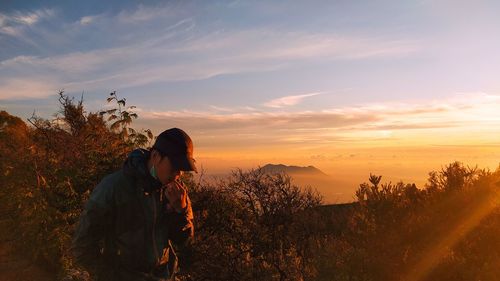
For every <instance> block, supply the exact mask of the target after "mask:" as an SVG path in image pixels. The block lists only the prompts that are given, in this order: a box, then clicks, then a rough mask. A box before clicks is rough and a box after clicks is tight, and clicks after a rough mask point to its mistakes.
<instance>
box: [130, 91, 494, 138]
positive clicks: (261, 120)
mask: <svg viewBox="0 0 500 281" xmlns="http://www.w3.org/2000/svg"><path fill="white" fill-rule="evenodd" d="M465 105H467V106H465ZM499 106H500V96H498V95H488V94H484V93H483V94H474V95H467V96H464V95H456V96H455V97H454V98H451V99H446V100H435V101H426V102H421V103H392V102H389V103H379V104H366V105H361V106H352V107H342V108H332V109H329V110H322V111H317V112H310V111H301V112H261V111H249V112H243V113H234V112H216V113H213V112H193V111H167V112H155V111H145V110H143V111H141V112H140V114H139V115H140V116H141V118H140V121H139V124H140V125H141V126H145V127H146V126H149V127H150V128H153V129H156V130H159V129H161V128H163V127H165V126H180V127H182V128H186V129H187V130H189V131H191V132H195V133H196V135H197V136H198V137H199V138H200V140H201V141H202V142H205V141H206V142H207V143H212V144H213V145H217V143H219V145H222V144H223V143H231V145H233V146H234V145H237V146H238V145H241V146H249V145H250V146H252V145H279V144H283V145H286V144H302V145H304V144H324V145H328V144H330V145H331V144H334V143H339V142H347V143H350V144H354V143H357V142H368V141H374V140H384V141H394V140H395V139H397V138H398V136H397V135H401V134H400V132H414V133H415V134H417V135H419V134H422V135H428V134H431V133H430V132H431V131H432V134H434V135H436V134H446V132H449V131H450V130H451V131H453V130H456V129H460V130H462V131H463V129H467V128H469V129H480V128H483V129H484V128H489V129H488V130H493V131H494V129H493V127H492V126H495V124H497V123H498V122H500V115H499V114H497V111H496V109H497V108H498V107H499ZM497 127H498V126H497ZM436 129H438V130H437V131H436ZM496 132H500V128H497V129H496ZM238 135H242V136H245V137H241V138H239V137H238ZM428 137H429V136H428ZM429 138H430V137H429ZM228 145H229V144H228Z"/></svg>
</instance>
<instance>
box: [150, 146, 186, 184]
mask: <svg viewBox="0 0 500 281" xmlns="http://www.w3.org/2000/svg"><path fill="white" fill-rule="evenodd" d="M153 164H154V166H155V168H156V175H157V176H158V180H159V181H160V182H161V183H163V184H164V185H167V184H169V183H171V182H173V181H174V180H176V179H178V178H179V177H180V175H181V171H179V170H177V169H175V168H174V166H173V165H172V163H171V162H170V159H168V157H167V156H164V157H161V156H160V154H159V153H154V155H153Z"/></svg>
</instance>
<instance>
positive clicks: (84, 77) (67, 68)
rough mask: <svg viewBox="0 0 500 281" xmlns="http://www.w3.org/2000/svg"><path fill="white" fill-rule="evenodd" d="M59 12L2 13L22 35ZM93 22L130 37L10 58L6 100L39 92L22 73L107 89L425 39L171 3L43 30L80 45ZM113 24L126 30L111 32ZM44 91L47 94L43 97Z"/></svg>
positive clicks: (358, 53)
mask: <svg viewBox="0 0 500 281" xmlns="http://www.w3.org/2000/svg"><path fill="white" fill-rule="evenodd" d="M53 14H54V12H53V11H52V10H40V11H36V12H33V13H27V14H22V15H21V14H16V13H14V14H11V15H5V14H1V15H0V18H1V20H0V22H1V25H0V26H1V28H2V30H3V32H4V33H6V34H7V33H9V34H11V35H13V36H17V34H18V33H19V34H21V33H22V30H21V29H22V28H21V29H19V30H18V29H16V28H17V27H19V26H28V25H30V24H31V25H34V24H35V23H36V22H40V21H41V20H42V19H43V18H47V17H49V16H53ZM11 23H15V26H13V25H11ZM62 25H64V24H62ZM89 25H92V28H93V30H94V31H92V32H95V30H97V31H99V32H101V36H102V37H103V38H102V40H103V42H109V41H110V40H109V38H113V36H114V33H123V34H126V35H125V36H122V37H121V38H120V39H119V41H120V44H116V45H114V46H109V45H107V46H105V47H99V48H95V49H79V50H78V51H74V50H73V51H69V52H58V54H55V55H45V56H43V55H42V56H33V55H31V56H30V55H22V56H19V57H13V58H10V59H6V60H4V61H2V62H1V63H0V83H1V84H4V85H5V84H9V85H12V88H8V89H7V88H5V87H4V89H5V90H6V91H7V90H8V92H6V91H2V92H0V99H8V98H13V97H16V98H19V97H31V96H32V93H26V92H23V89H21V88H15V87H14V85H16V83H12V82H9V80H16V79H19V77H20V76H22V77H23V79H24V80H25V81H26V83H28V84H41V83H43V82H44V81H46V78H47V76H48V75H49V76H50V79H49V80H50V81H53V82H55V83H57V84H58V86H59V88H65V89H67V90H68V91H82V90H87V91H89V90H107V89H109V88H110V87H116V86H117V85H119V86H120V89H124V88H130V87H136V86H142V85H148V84H151V83H158V82H170V81H192V80H201V79H208V78H211V77H214V76H219V75H226V74H237V73H247V72H266V71H274V70H279V69H283V68H289V67H292V66H294V65H297V64H299V63H309V62H310V63H314V62H324V61H328V60H342V59H349V60H352V59H354V60H357V59H366V58H377V57H388V56H405V55H408V54H412V53H414V52H416V51H418V50H419V47H418V42H414V41H405V40H401V39H398V38H371V37H363V36H349V35H343V36H339V35H336V34H335V35H334V34H329V33H313V34H311V33H306V32H290V31H282V30H279V29H273V28H266V29H264V28H256V29H240V30H217V29H214V30H208V31H207V30H201V29H199V28H197V27H198V25H197V23H196V17H193V14H192V13H190V12H188V11H185V10H182V9H174V8H173V7H170V6H168V5H166V6H143V5H139V6H137V7H136V8H135V9H129V10H124V11H122V12H119V13H117V14H115V15H103V14H99V15H87V16H84V17H81V18H79V20H77V21H76V22H73V23H72V25H69V24H67V25H66V27H67V28H69V29H71V33H68V31H62V30H57V29H56V30H53V29H52V27H51V28H48V27H45V28H44V27H40V28H42V29H43V30H41V31H40V32H41V33H42V34H44V37H45V38H51V39H52V41H54V42H65V44H74V43H73V42H78V41H79V40H80V39H81V38H86V37H87V36H88V32H91V31H90V30H89V28H88V26H89ZM108 30H118V32H113V33H111V34H110V33H109V31H108ZM120 30H121V31H123V32H120ZM34 38H38V37H34ZM25 39H26V40H31V39H30V38H25ZM98 43H99V42H96V45H97V44H98ZM33 44H34V43H33ZM62 45H64V44H62ZM11 93H16V95H15V96H14V95H13V94H11ZM42 95H44V93H42V92H40V97H42ZM303 98H304V97H303ZM303 98H300V97H296V98H292V97H290V98H288V99H286V98H284V99H283V100H281V101H276V102H275V103H270V105H271V107H273V106H276V107H280V106H287V105H288V104H289V105H293V104H294V102H296V101H297V102H299V101H300V100H302V99H303ZM273 104H275V105H273Z"/></svg>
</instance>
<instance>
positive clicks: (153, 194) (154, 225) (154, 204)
mask: <svg viewBox="0 0 500 281" xmlns="http://www.w3.org/2000/svg"><path fill="white" fill-rule="evenodd" d="M151 197H152V198H153V229H152V231H151V232H152V236H153V237H152V238H153V253H154V255H155V266H157V265H158V248H157V246H156V237H155V230H156V197H155V192H154V191H153V192H151Z"/></svg>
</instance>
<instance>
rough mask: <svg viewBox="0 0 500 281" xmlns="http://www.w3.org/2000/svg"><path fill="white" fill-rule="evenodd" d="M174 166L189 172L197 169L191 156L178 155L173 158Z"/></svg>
mask: <svg viewBox="0 0 500 281" xmlns="http://www.w3.org/2000/svg"><path fill="white" fill-rule="evenodd" d="M174 162H175V163H174V166H176V168H178V169H179V170H180V171H186V172H191V171H194V172H196V173H198V169H196V165H195V163H194V162H195V160H194V159H193V158H187V157H180V158H178V159H175V161H174Z"/></svg>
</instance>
